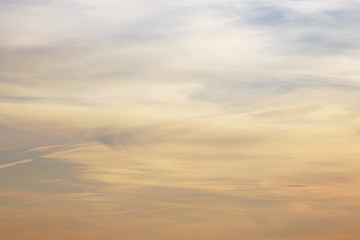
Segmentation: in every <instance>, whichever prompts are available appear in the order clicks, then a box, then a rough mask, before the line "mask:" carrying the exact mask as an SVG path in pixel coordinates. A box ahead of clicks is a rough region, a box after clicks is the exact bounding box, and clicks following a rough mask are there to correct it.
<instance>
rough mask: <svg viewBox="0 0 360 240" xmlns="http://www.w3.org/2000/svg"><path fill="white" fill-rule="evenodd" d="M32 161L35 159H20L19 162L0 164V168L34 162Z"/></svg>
mask: <svg viewBox="0 0 360 240" xmlns="http://www.w3.org/2000/svg"><path fill="white" fill-rule="evenodd" d="M32 161H33V160H32V159H27V160H23V161H18V162H13V163H8V164H3V165H0V169H1V168H7V167H12V166H16V165H18V164H23V163H29V162H32Z"/></svg>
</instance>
